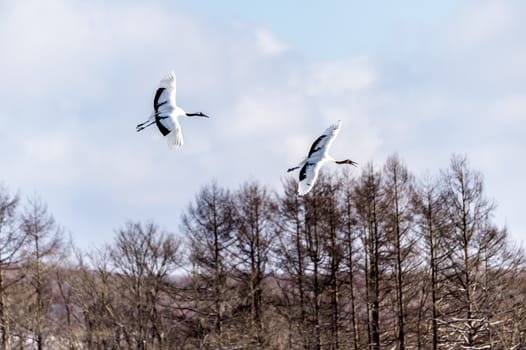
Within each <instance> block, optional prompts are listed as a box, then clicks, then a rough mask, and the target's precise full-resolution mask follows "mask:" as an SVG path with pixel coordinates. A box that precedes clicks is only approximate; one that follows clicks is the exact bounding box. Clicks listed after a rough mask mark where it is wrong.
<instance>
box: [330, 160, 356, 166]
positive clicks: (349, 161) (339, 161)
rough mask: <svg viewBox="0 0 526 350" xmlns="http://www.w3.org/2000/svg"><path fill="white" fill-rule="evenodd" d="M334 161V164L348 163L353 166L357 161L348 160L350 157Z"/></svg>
mask: <svg viewBox="0 0 526 350" xmlns="http://www.w3.org/2000/svg"><path fill="white" fill-rule="evenodd" d="M333 161H334V163H336V164H350V165H354V166H357V165H358V163H356V162H355V161H354V160H350V159H345V160H334V159H333Z"/></svg>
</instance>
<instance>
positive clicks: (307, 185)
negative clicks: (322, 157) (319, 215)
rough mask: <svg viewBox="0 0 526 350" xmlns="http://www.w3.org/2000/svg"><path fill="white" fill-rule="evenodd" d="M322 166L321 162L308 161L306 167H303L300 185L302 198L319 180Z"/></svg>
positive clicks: (299, 189)
mask: <svg viewBox="0 0 526 350" xmlns="http://www.w3.org/2000/svg"><path fill="white" fill-rule="evenodd" d="M321 166H322V162H321V161H317V162H310V161H308V160H307V162H306V163H305V165H303V167H302V168H301V170H300V177H299V183H298V194H299V195H300V196H303V195H304V194H306V193H307V192H309V191H310V190H311V189H312V187H313V186H314V183H315V182H316V179H317V178H318V173H319V172H320V169H321Z"/></svg>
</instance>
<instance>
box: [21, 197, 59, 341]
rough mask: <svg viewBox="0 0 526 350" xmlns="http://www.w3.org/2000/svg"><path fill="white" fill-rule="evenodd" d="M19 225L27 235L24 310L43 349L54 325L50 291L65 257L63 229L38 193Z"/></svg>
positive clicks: (29, 333) (33, 333) (30, 326)
mask: <svg viewBox="0 0 526 350" xmlns="http://www.w3.org/2000/svg"><path fill="white" fill-rule="evenodd" d="M20 226H21V230H22V232H23V233H24V234H25V235H26V237H27V240H26V243H27V244H26V245H25V246H24V252H23V260H24V261H23V266H24V274H25V279H26V281H27V283H28V287H29V288H30V294H29V296H28V298H29V300H28V303H27V304H26V305H27V308H26V309H25V311H26V313H27V317H28V319H27V331H28V335H29V336H30V337H31V338H33V341H34V342H35V344H36V347H37V349H38V350H41V349H43V348H44V347H45V346H46V337H47V336H48V335H49V325H50V324H51V320H50V319H49V318H48V311H49V308H50V306H51V305H52V295H51V293H50V291H51V289H52V283H53V271H54V269H55V267H56V265H57V261H58V259H60V258H61V256H62V229H61V228H60V227H59V226H58V225H57V223H56V222H55V219H54V218H53V216H52V215H51V214H50V213H49V212H48V210H47V206H46V205H45V204H44V203H43V201H42V200H41V199H40V198H39V197H38V196H36V195H35V196H34V197H32V198H30V199H29V200H28V204H27V206H26V208H25V210H24V212H23V213H22V215H21V224H20ZM24 328H25V327H22V328H21V329H22V330H23V329H24Z"/></svg>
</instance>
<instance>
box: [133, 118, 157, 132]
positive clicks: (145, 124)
mask: <svg viewBox="0 0 526 350" xmlns="http://www.w3.org/2000/svg"><path fill="white" fill-rule="evenodd" d="M154 123H155V120H152V121H150V120H147V121H145V122H144V123H140V124H138V125H137V127H136V130H137V132H139V131H141V130H142V129H144V128H147V127H149V126H150V125H152V124H154Z"/></svg>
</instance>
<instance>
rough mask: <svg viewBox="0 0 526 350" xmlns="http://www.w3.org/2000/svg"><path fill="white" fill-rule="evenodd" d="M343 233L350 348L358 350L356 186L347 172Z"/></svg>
mask: <svg viewBox="0 0 526 350" xmlns="http://www.w3.org/2000/svg"><path fill="white" fill-rule="evenodd" d="M342 182H343V190H342V197H343V199H342V200H343V204H342V205H343V211H342V217H343V232H344V244H343V245H344V247H345V265H346V268H347V276H348V277H347V284H348V300H349V316H350V327H349V328H350V331H351V333H352V336H351V345H350V347H351V348H352V349H354V350H358V349H359V348H360V332H359V327H358V317H357V314H358V310H357V309H358V305H357V303H356V299H357V286H356V273H357V266H358V259H359V254H358V252H357V250H358V249H359V246H358V242H357V241H358V240H357V230H356V228H355V227H356V224H357V220H356V213H355V211H356V210H355V207H354V204H353V198H354V188H355V186H356V184H355V180H354V179H353V178H351V175H350V173H349V172H348V171H347V172H345V173H344V175H343V179H342Z"/></svg>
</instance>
